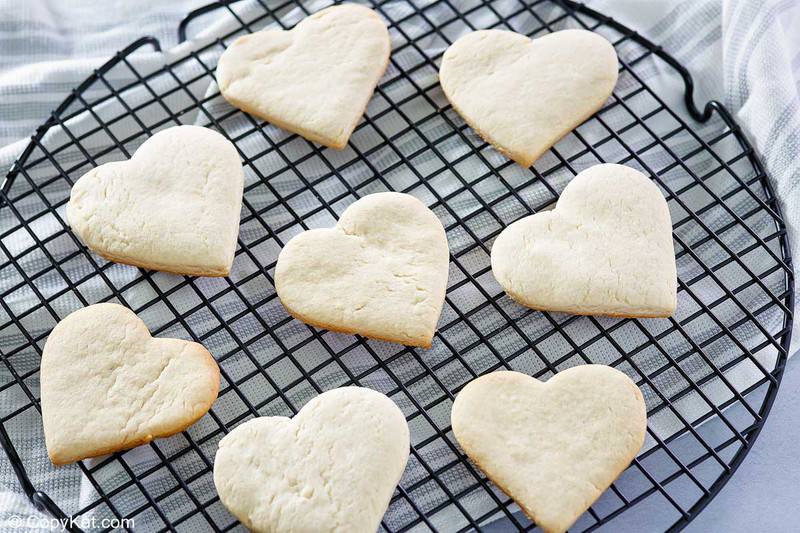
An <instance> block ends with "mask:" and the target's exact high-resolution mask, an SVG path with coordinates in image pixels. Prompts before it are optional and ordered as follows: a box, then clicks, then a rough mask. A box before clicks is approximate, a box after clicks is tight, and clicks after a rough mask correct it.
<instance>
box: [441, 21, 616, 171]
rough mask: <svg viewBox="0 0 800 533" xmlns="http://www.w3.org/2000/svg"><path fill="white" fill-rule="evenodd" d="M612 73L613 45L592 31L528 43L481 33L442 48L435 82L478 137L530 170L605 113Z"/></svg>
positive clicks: (509, 35)
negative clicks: (571, 134)
mask: <svg viewBox="0 0 800 533" xmlns="http://www.w3.org/2000/svg"><path fill="white" fill-rule="evenodd" d="M617 68H618V67H617V54H616V52H615V51H614V47H613V46H611V43H609V42H608V41H607V40H606V39H604V38H603V37H601V36H600V35H598V34H596V33H593V32H590V31H586V30H562V31H558V32H554V33H551V34H548V35H545V36H543V37H538V38H536V39H533V40H531V39H529V38H528V37H526V36H525V35H520V34H518V33H514V32H510V31H503V30H480V31H475V32H472V33H469V34H467V35H465V36H463V37H461V38H460V39H458V40H457V41H456V42H455V43H453V44H452V45H451V46H450V47H449V48H448V49H447V51H446V52H445V53H444V56H443V57H442V65H441V68H440V70H439V80H440V82H441V84H442V89H443V90H444V93H445V95H446V96H447V99H448V100H450V103H451V104H453V107H454V108H455V109H456V111H458V113H459V114H460V115H461V116H462V117H463V118H464V120H465V121H466V122H467V123H468V124H469V125H470V126H472V128H473V129H475V130H477V131H478V133H479V134H480V135H481V137H483V138H484V139H486V140H487V141H488V142H490V143H491V144H492V145H494V146H495V147H496V148H498V149H499V150H500V151H501V152H503V153H504V154H506V155H507V156H508V157H510V158H511V159H513V160H514V161H516V162H517V163H519V164H520V165H522V166H525V167H528V166H530V165H531V164H533V162H534V161H536V159H538V158H539V156H540V155H541V154H543V153H544V152H545V151H546V150H547V149H549V148H550V147H551V146H553V145H554V144H555V143H556V142H558V140H559V139H561V138H562V137H563V136H564V135H566V134H567V133H569V132H570V131H572V130H573V129H574V128H575V127H576V126H578V125H579V124H580V123H581V122H583V121H584V120H586V119H587V118H589V116H590V115H591V114H592V113H594V112H595V111H597V110H598V109H600V107H602V105H603V103H605V101H606V100H607V99H608V97H609V96H610V95H611V91H612V90H613V89H614V85H615V84H616V82H617Z"/></svg>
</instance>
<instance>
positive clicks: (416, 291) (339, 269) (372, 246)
mask: <svg viewBox="0 0 800 533" xmlns="http://www.w3.org/2000/svg"><path fill="white" fill-rule="evenodd" d="M448 261H449V250H448V247H447V237H446V236H445V232H444V228H443V227H442V223H441V222H439V219H438V218H436V215H435V214H433V212H432V211H431V210H430V209H428V208H427V207H425V205H424V204H423V203H422V202H420V201H419V200H417V199H416V198H414V197H413V196H411V195H408V194H402V193H396V192H385V193H377V194H370V195H368V196H365V197H364V198H361V199H360V200H358V201H356V202H355V203H353V204H352V205H351V206H349V207H348V208H347V209H346V210H345V212H344V213H342V217H341V218H340V219H339V222H338V223H337V224H336V227H335V228H332V229H314V230H309V231H306V232H304V233H301V234H300V235H297V236H295V237H294V238H293V239H292V240H291V241H289V243H288V244H287V245H286V246H285V247H284V248H283V250H281V253H280V255H279V256H278V264H277V265H276V267H275V290H276V291H277V293H278V296H279V297H280V300H281V302H282V303H283V305H284V306H285V307H286V309H287V311H289V313H290V314H291V315H292V316H294V317H295V318H297V319H299V320H302V321H303V322H306V323H308V324H312V325H314V326H318V327H321V328H325V329H329V330H332V331H339V332H342V333H358V334H361V335H364V336H366V337H372V338H376V339H383V340H387V341H391V342H399V343H401V344H405V345H407V346H424V347H430V345H431V340H432V339H433V334H434V332H435V331H436V323H437V322H438V320H439V314H440V313H441V312H442V304H443V303H444V294H445V289H446V288H447V273H448Z"/></svg>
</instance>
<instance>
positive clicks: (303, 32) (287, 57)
mask: <svg viewBox="0 0 800 533" xmlns="http://www.w3.org/2000/svg"><path fill="white" fill-rule="evenodd" d="M390 50H391V42H390V40H389V32H388V30H387V29H386V25H385V24H384V23H383V21H382V20H381V19H380V17H379V16H378V15H377V14H376V13H375V12H374V11H372V10H371V9H369V8H366V7H363V6H359V5H355V4H343V5H339V6H333V7H329V8H327V9H323V10H322V11H318V12H317V13H314V14H313V15H311V16H309V17H307V18H305V19H303V20H302V21H301V22H300V23H299V24H298V25H297V26H295V27H294V28H293V29H292V30H290V31H282V30H279V29H272V30H266V31H260V32H257V33H253V34H250V35H245V36H242V37H239V38H238V39H236V41H234V42H233V44H231V45H230V46H229V47H228V49H227V50H225V52H224V53H223V54H222V57H220V59H219V64H218V65H217V83H218V84H219V88H220V91H221V92H222V96H224V97H225V99H226V100H228V102H230V103H231V104H232V105H234V106H236V107H238V108H240V109H243V110H244V111H247V112H248V113H252V114H254V115H256V116H259V117H261V118H263V119H265V120H268V121H269V122H272V123H273V124H275V125H277V126H279V127H281V128H284V129H286V130H289V131H291V132H294V133H297V134H299V135H302V136H303V137H305V138H307V139H309V140H311V141H315V142H318V143H320V144H324V145H326V146H331V147H333V148H344V146H345V145H346V144H347V141H348V139H349V138H350V135H351V134H352V132H353V130H354V129H355V127H356V124H357V123H358V120H359V119H360V118H361V116H362V115H363V114H364V110H365V109H366V107H367V102H369V99H370V97H371V96H372V93H373V91H374V90H375V86H376V85H377V83H378V80H379V79H380V78H381V76H382V75H383V73H384V71H385V70H386V66H387V64H388V61H389V53H390Z"/></svg>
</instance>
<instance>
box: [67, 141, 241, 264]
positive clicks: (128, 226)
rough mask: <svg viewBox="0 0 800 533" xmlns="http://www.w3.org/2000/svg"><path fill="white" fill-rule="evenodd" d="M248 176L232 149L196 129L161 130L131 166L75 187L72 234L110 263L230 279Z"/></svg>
mask: <svg viewBox="0 0 800 533" xmlns="http://www.w3.org/2000/svg"><path fill="white" fill-rule="evenodd" d="M243 188H244V171H243V170H242V164H241V161H240V160H239V154H238V152H237V151H236V148H235V147H234V146H233V144H232V143H231V142H230V141H228V140H227V139H225V137H223V136H222V135H220V134H219V133H217V132H215V131H213V130H210V129H207V128H201V127H199V126H177V127H174V128H168V129H165V130H161V131H159V132H158V133H156V134H155V135H153V136H152V137H150V138H149V139H147V141H145V142H144V143H143V144H142V145H141V146H140V147H139V149H138V150H137V151H136V153H135V154H134V155H133V157H131V159H130V160H129V161H116V162H113V163H106V164H104V165H100V166H99V167H96V168H94V169H92V170H90V171H89V172H87V173H86V174H84V175H83V176H81V178H80V179H79V180H78V181H77V182H75V185H74V186H73V187H72V192H71V194H70V198H69V203H68V204H67V221H68V222H69V225H70V227H72V230H73V231H74V232H75V233H76V234H77V235H78V237H80V239H81V240H82V241H83V242H84V243H85V244H86V246H88V247H89V248H90V249H91V250H93V251H94V252H97V253H98V254H100V255H101V256H103V257H105V258H106V259H108V260H109V261H114V262H116V263H125V264H127V265H135V266H138V267H142V268H148V269H152V270H163V271H166V272H174V273H176V274H189V275H194V276H227V275H228V273H229V272H230V269H231V265H232V264H233V254H234V252H235V251H236V239H237V237H238V235H239V213H240V211H241V209H242V191H243Z"/></svg>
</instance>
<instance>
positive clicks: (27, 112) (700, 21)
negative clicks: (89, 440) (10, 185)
mask: <svg viewBox="0 0 800 533" xmlns="http://www.w3.org/2000/svg"><path fill="white" fill-rule="evenodd" d="M205 2H206V0H200V1H175V2H122V1H120V2H92V1H73V2H69V3H64V2H58V1H56V0H30V1H28V2H16V1H11V0H0V14H2V17H0V18H1V19H2V21H0V146H3V147H2V148H0V175H5V173H6V172H7V170H8V168H9V167H10V165H11V163H12V162H13V160H14V159H15V158H16V157H17V155H18V154H19V152H20V151H21V150H22V149H23V148H24V146H25V144H26V142H27V141H26V139H25V138H26V137H27V136H29V135H30V134H31V133H32V132H33V129H34V128H35V127H36V126H38V125H39V124H41V123H42V122H43V121H44V120H45V119H46V117H47V115H48V113H49V112H50V111H51V110H52V109H53V108H55V107H56V106H57V105H58V104H59V103H60V102H61V100H63V98H64V97H65V96H66V95H67V94H68V92H69V91H70V90H71V89H72V88H74V87H75V86H77V85H78V83H80V81H82V80H83V79H84V78H85V77H86V76H87V75H88V74H89V73H90V72H91V70H92V69H94V68H96V67H98V66H99V65H101V64H102V63H103V62H104V61H105V59H107V58H108V57H110V55H111V54H112V53H113V52H114V51H116V50H118V49H120V48H122V47H123V46H125V45H126V44H128V43H130V42H131V41H133V40H134V39H135V38H137V37H140V36H142V35H153V36H155V37H157V38H158V39H159V40H160V42H161V44H162V46H163V47H164V48H165V49H169V48H170V47H171V46H173V45H174V44H175V42H176V29H177V23H178V21H179V20H180V18H181V17H182V16H183V14H185V13H186V12H188V11H189V10H191V9H193V8H195V7H197V6H199V5H202V4H204V3H205ZM245 2H247V0H245ZM243 3H244V2H243ZM510 3H513V2H510ZM315 4H316V3H310V5H315ZM392 4H393V3H392V2H389V3H388V9H391V8H392ZM400 4H401V2H397V5H398V6H399V5H400ZM453 4H454V5H458V4H459V3H458V2H453ZM590 5H592V7H594V8H596V9H598V10H600V11H604V12H606V13H607V14H609V15H612V16H614V17H615V18H617V19H619V20H620V21H621V22H623V23H625V24H627V25H628V26H630V27H633V28H635V29H637V30H639V31H640V32H641V33H642V34H643V35H645V36H646V37H649V38H650V39H651V40H653V41H654V42H656V43H659V44H662V45H663V46H664V47H665V48H666V50H667V51H669V52H670V53H672V54H673V55H674V56H675V57H676V58H677V59H678V60H679V61H681V62H682V63H683V64H684V65H686V66H687V67H688V68H689V69H690V71H691V72H692V74H693V75H694V77H695V80H696V82H697V85H698V90H697V94H696V101H697V102H698V103H700V104H702V103H704V102H705V101H707V100H708V99H711V98H716V99H720V100H722V101H723V103H725V104H726V105H727V106H728V107H729V109H731V111H732V112H733V113H734V114H735V116H736V118H737V120H738V121H739V122H740V124H742V125H743V127H744V128H745V129H746V131H747V133H748V135H749V137H750V139H751V140H752V141H753V142H754V144H755V146H756V148H757V150H758V151H759V153H760V154H761V155H762V158H763V160H764V162H765V164H766V166H767V170H768V173H769V174H770V176H771V178H772V180H773V186H774V187H775V189H776V192H777V195H778V197H779V198H780V199H781V202H782V207H783V214H784V218H785V220H786V222H787V225H788V227H789V232H790V238H791V241H792V246H793V249H794V250H798V249H799V248H800V246H798V245H797V244H798V243H797V231H796V228H797V224H798V223H800V219H798V217H800V214H798V207H799V206H798V205H797V202H798V198H797V192H796V191H795V190H794V189H795V188H796V187H797V185H796V183H797V181H798V179H800V171H799V170H798V168H797V166H796V165H794V166H793V165H792V159H793V157H794V154H796V153H797V152H798V149H799V148H800V146H799V145H800V137H798V135H800V111H798V95H797V93H798V78H799V77H800V40H798V39H797V38H796V37H795V36H796V35H798V32H799V31H800V6H798V5H797V3H796V2H793V1H788V0H785V1H782V2H779V1H772V2H764V1H761V0H749V1H738V2H733V1H719V0H716V1H710V0H708V1H707V0H699V1H698V0H686V1H681V2H660V1H652V2H642V1H637V0H622V1H620V0H598V1H596V2H590ZM312 10H313V8H312ZM292 16H293V17H294V18H293V19H291V20H290V21H296V20H297V17H298V16H299V14H298V13H294V14H293V15H292ZM206 22H208V19H204V23H206ZM492 22H493V21H491V20H489V21H488V22H486V24H491V23H492ZM482 23H483V21H478V22H476V24H478V25H479V26H480V24H482ZM421 24H422V23H421ZM192 29H193V32H194V33H197V32H203V33H205V34H211V35H214V34H215V32H217V31H218V28H215V27H209V28H202V27H201V28H195V27H193V28H192ZM158 60H159V56H158V54H156V53H153V52H150V51H147V49H146V48H145V49H143V51H141V52H138V53H137V54H136V56H135V57H134V58H132V59H131V61H132V62H133V63H134V64H135V65H137V66H140V67H141V68H142V69H145V70H146V69H147V68H148V66H149V65H151V64H153V63H157V62H158ZM648 61H650V60H648ZM637 68H640V69H642V70H647V69H648V68H649V69H650V71H648V78H647V79H648V82H649V83H651V84H652V85H653V86H654V87H657V88H658V91H659V94H660V95H661V96H662V97H663V98H664V99H665V100H667V101H668V103H670V105H672V106H673V107H674V108H675V109H679V110H680V109H683V107H682V106H683V104H682V97H683V92H682V91H683V88H682V86H681V85H680V83H679V81H676V78H675V75H674V72H671V71H669V69H668V68H666V67H664V66H663V65H661V64H659V63H658V62H656V61H652V64H651V63H646V64H640V65H639V66H638V67H637ZM698 127H700V126H698ZM0 283H2V280H0ZM795 340H796V341H797V338H795ZM0 347H2V342H0ZM0 349H1V348H0ZM2 408H3V406H0V409H2ZM38 445H39V446H41V442H40V441H39V442H38ZM31 446H36V442H35V441H32V442H31ZM20 453H21V454H26V453H31V454H35V456H36V457H41V458H42V459H43V458H44V455H43V454H42V453H41V450H38V451H36V452H34V451H33V450H28V449H25V448H24V447H21V449H20ZM0 457H2V456H1V455H0ZM43 460H45V461H46V459H43ZM147 460H148V458H147V457H146V454H145V452H144V451H143V454H142V461H147ZM49 471H50V468H49V467H48V466H47V465H46V464H42V472H41V473H38V475H37V476H36V480H37V486H39V487H41V488H43V489H45V490H46V491H47V492H49V493H51V495H52V496H53V497H54V499H56V501H59V502H60V503H62V502H64V501H70V500H75V502H74V504H67V505H66V506H65V507H66V508H73V509H74V508H76V507H80V500H81V499H83V498H88V499H91V497H92V496H91V491H90V490H89V489H87V487H86V483H85V481H83V482H82V480H81V478H80V476H79V473H78V472H77V470H75V469H72V470H69V471H67V473H62V474H61V475H59V476H55V475H54V476H49V475H48V474H47V472H49ZM0 490H2V491H3V493H2V494H0V527H2V525H3V523H4V522H5V521H7V520H10V519H11V517H13V516H17V515H19V514H27V513H31V512H32V511H31V509H30V508H29V507H25V506H24V505H22V504H21V503H20V502H21V501H22V500H21V499H20V498H19V497H18V494H19V490H20V489H19V487H18V485H17V483H16V479H15V478H14V475H13V471H12V470H11V468H10V465H9V464H8V462H7V461H6V460H5V458H2V459H0ZM84 501H86V500H84Z"/></svg>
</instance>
